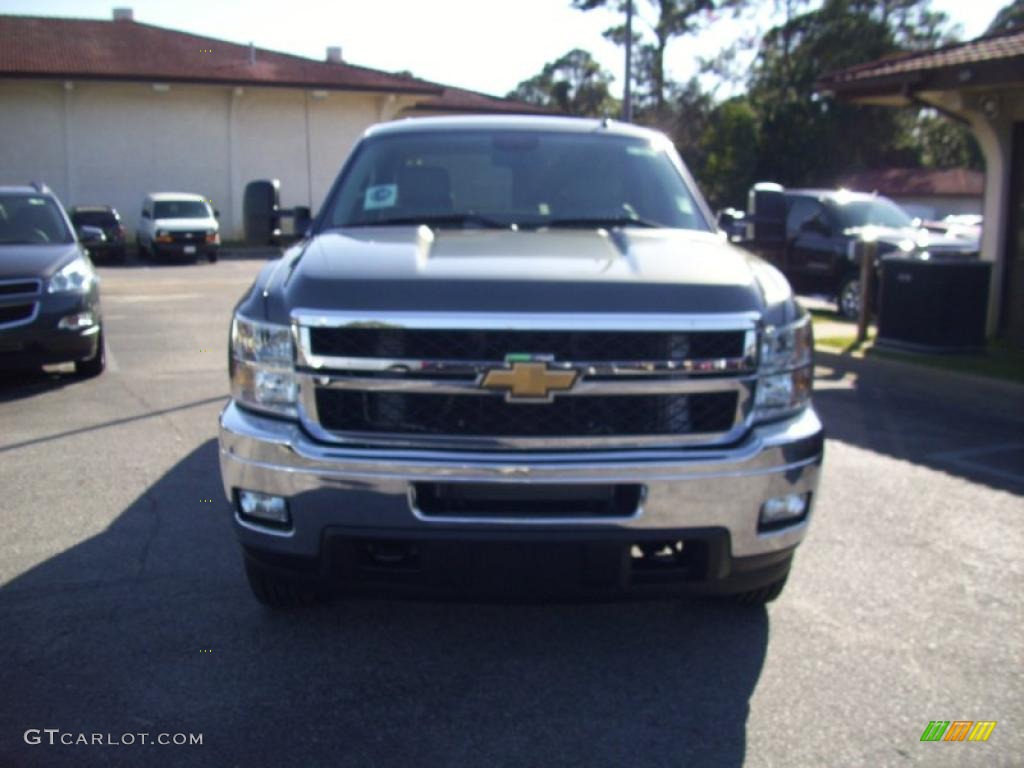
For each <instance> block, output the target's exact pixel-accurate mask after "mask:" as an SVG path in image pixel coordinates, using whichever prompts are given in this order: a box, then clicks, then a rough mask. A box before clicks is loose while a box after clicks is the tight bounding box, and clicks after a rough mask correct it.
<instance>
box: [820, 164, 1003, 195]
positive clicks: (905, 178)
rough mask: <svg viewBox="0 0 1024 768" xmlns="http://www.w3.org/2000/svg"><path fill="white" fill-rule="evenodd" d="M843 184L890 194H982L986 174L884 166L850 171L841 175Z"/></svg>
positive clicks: (952, 169)
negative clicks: (871, 169)
mask: <svg viewBox="0 0 1024 768" xmlns="http://www.w3.org/2000/svg"><path fill="white" fill-rule="evenodd" d="M839 186H841V187H846V188H847V189H850V190H853V191H855V192H878V193H879V194H880V195H887V196H888V197H900V196H911V195H922V196H926V197H931V196H936V197H960V196H967V197H981V195H982V192H983V191H984V188H985V174H983V173H981V172H980V171H972V170H970V169H968V168H948V169H943V170H938V169H931V168H884V169H880V170H875V171H861V172H859V173H853V174H850V175H848V176H846V177H844V178H842V179H840V181H839Z"/></svg>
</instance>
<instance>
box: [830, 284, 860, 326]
mask: <svg viewBox="0 0 1024 768" xmlns="http://www.w3.org/2000/svg"><path fill="white" fill-rule="evenodd" d="M836 305H837V307H838V308H839V315H840V316H841V317H844V318H846V319H847V320H856V319H857V318H858V317H860V277H859V276H858V275H847V276H846V277H844V278H843V279H842V281H841V282H840V283H839V291H838V292H837V293H836Z"/></svg>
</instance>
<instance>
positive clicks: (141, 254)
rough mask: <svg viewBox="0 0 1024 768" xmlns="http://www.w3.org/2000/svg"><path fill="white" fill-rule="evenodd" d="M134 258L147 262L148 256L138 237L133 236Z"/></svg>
mask: <svg viewBox="0 0 1024 768" xmlns="http://www.w3.org/2000/svg"><path fill="white" fill-rule="evenodd" d="M135 256H136V257H137V258H138V259H139V261H148V260H149V254H148V253H147V252H146V246H145V245H144V244H143V242H142V238H141V237H139V236H138V235H136V236H135Z"/></svg>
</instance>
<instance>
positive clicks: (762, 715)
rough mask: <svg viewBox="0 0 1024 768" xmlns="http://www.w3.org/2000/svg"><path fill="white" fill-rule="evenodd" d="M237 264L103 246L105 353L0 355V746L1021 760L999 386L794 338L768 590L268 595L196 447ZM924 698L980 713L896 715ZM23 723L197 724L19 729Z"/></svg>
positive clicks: (212, 395) (294, 754) (593, 758)
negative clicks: (103, 358)
mask: <svg viewBox="0 0 1024 768" xmlns="http://www.w3.org/2000/svg"><path fill="white" fill-rule="evenodd" d="M261 264H262V261H260V260H258V259H230V258H228V259H224V260H222V261H220V262H219V263H217V264H215V265H207V264H200V265H195V266H147V267H126V268H118V267H106V268H101V270H100V271H101V274H102V278H103V285H102V290H103V302H104V312H105V317H106V328H107V330H106V334H107V343H108V348H109V352H108V366H109V367H108V371H107V372H106V373H105V374H104V375H103V376H101V377H99V378H98V379H94V380H88V381H78V380H75V379H74V378H72V377H70V376H61V375H58V374H53V373H47V374H43V375H37V376H32V377H26V376H22V375H19V376H10V375H6V376H2V377H0V509H2V513H3V514H2V520H3V523H4V527H5V530H4V535H3V539H2V541H3V544H2V546H0V658H2V659H3V662H2V663H0V691H3V694H2V695H0V766H30V765H40V766H42V765H48V766H49V765H75V766H83V765H143V764H145V765H164V764H175V765H209V766H246V767H248V766H258V765H303V766H347V765H352V766H391V765H403V766H442V765H443V766H476V765H486V766H494V765H508V766H562V765H580V766H603V765H608V766H622V765H671V766H683V765H720V766H739V765H750V766H817V765H844V766H849V765H865V766H879V765H905V764H917V765H929V766H931V765H985V766H995V765H1005V766H1009V765H1020V764H1021V762H1022V757H1021V755H1024V683H1022V651H1024V644H1022V643H1021V641H1020V637H1021V635H1020V627H1021V626H1024V598H1022V594H1024V590H1022V586H1024V566H1022V564H1021V557H1020V553H1021V552H1022V551H1024V526H1022V522H1024V397H1021V392H1020V390H1018V389H1014V388H1011V387H1008V386H1003V385H988V384H982V383H977V382H966V383H965V382H964V380H962V379H956V380H953V379H948V378H944V377H943V376H941V375H938V374H934V373H928V372H918V371H915V369H911V368H907V367H906V366H902V365H897V364H891V365H890V364H882V363H864V362H859V361H856V360H851V359H849V358H845V357H839V356H831V355H822V356H820V357H819V369H818V393H817V395H816V402H817V406H818V408H819V411H820V412H821V414H822V416H823V419H824V421H825V423H826V426H827V428H828V432H829V441H828V447H827V456H826V465H825V475H824V480H823V483H822V488H821V493H820V500H819V502H818V506H817V510H816V519H815V521H814V524H813V525H812V528H811V533H810V536H809V538H808V540H807V541H806V542H805V544H804V546H803V547H802V548H801V550H800V552H799V553H798V555H797V559H796V564H795V569H794V572H793V574H792V576H791V578H790V582H789V586H788V587H787V591H786V593H785V594H784V595H783V597H782V598H781V599H780V600H779V601H778V602H776V603H773V604H772V605H770V606H769V607H768V608H767V610H766V609H763V608H756V609H754V608H743V607H737V606H733V605H731V604H729V603H725V602H714V601H707V600H696V599H694V600H675V601H644V602H630V603H587V604H565V603H555V604H548V603H535V604H531V603H529V602H527V603H517V604H512V605H503V604H473V603H465V602H421V601H400V600H392V599H372V600H366V599H364V600H351V601H346V602H338V603H333V604H330V605H327V606H322V607H315V608H311V609H309V610H304V611H300V612H298V613H292V614H278V615H275V614H271V613H268V612H267V611H266V610H264V609H263V608H262V607H261V606H260V605H258V604H257V603H256V602H255V601H254V600H253V599H252V598H251V596H250V594H249V590H248V587H247V585H246V583H245V581H244V576H243V573H242V566H241V559H240V557H239V553H238V551H237V546H236V544H235V541H234V538H233V533H232V531H231V528H230V525H229V510H228V509H227V505H226V502H225V501H224V499H223V496H222V492H221V490H220V483H219V473H218V468H217V449H216V420H217V413H218V411H219V409H220V408H221V406H222V405H223V403H224V401H225V398H226V393H227V377H226V355H227V349H226V345H227V329H228V321H229V317H230V311H231V308H232V306H233V304H234V302H235V301H236V299H237V298H238V296H239V295H240V294H241V293H242V291H243V290H244V288H245V287H246V286H247V284H248V283H249V281H250V280H251V278H252V276H253V275H254V273H255V272H256V270H257V269H258V268H259V267H260V265H261ZM931 720H994V721H997V723H998V725H997V727H996V728H995V730H994V732H993V733H992V736H991V737H990V739H989V741H988V742H986V743H967V742H965V743H922V742H920V741H919V739H920V737H921V735H922V732H923V731H924V729H925V727H926V726H927V725H928V723H929V721H931ZM45 728H57V729H60V731H61V732H70V733H73V734H76V735H77V734H79V733H85V734H94V733H103V734H112V735H113V736H114V737H115V738H120V736H121V735H122V734H138V733H149V734H151V735H152V736H154V737H155V735H156V734H158V733H171V734H174V733H186V734H202V744H201V745H192V746H174V745H166V746H158V745H140V744H138V743H136V744H133V745H124V744H122V745H121V746H99V745H88V746H87V745H77V746H75V745H72V746H50V745H48V744H47V743H45V741H44V743H42V744H38V745H32V744H26V743H25V739H24V737H23V734H24V733H25V731H26V730H28V729H45Z"/></svg>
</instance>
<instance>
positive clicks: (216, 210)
mask: <svg viewBox="0 0 1024 768" xmlns="http://www.w3.org/2000/svg"><path fill="white" fill-rule="evenodd" d="M213 218H215V219H219V218H220V209H219V208H214V209H213Z"/></svg>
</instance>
